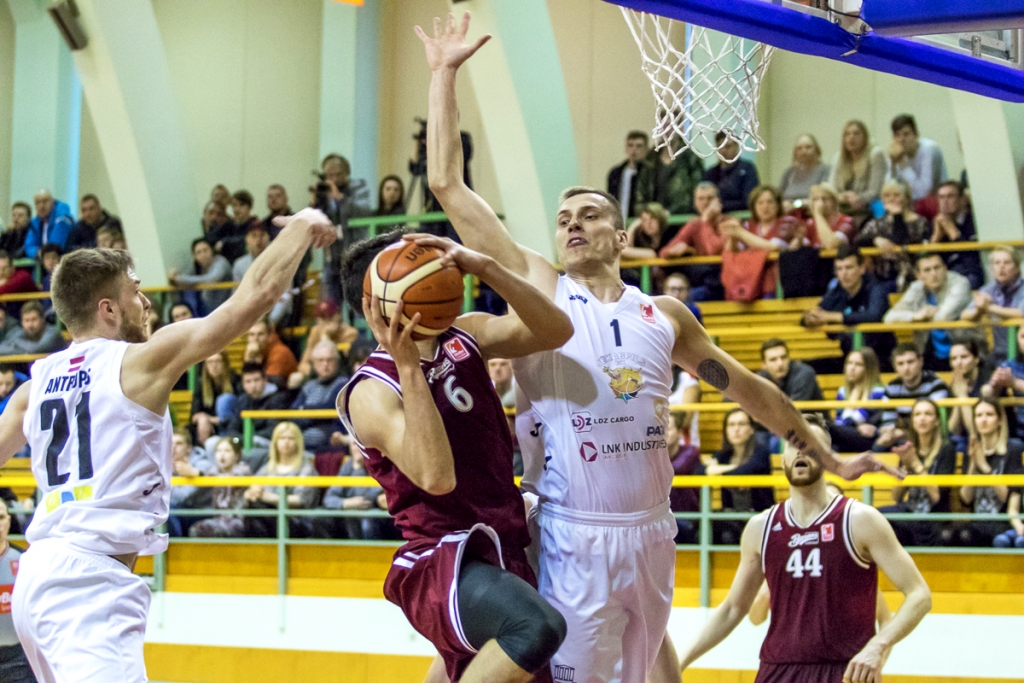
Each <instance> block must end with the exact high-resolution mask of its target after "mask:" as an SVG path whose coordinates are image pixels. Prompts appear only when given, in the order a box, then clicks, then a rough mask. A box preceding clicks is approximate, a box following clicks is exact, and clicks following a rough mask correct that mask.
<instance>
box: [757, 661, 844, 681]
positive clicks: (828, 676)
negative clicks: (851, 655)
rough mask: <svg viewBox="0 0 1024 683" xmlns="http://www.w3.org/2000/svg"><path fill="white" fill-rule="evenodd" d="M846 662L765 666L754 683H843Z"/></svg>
mask: <svg viewBox="0 0 1024 683" xmlns="http://www.w3.org/2000/svg"><path fill="white" fill-rule="evenodd" d="M846 666H847V663H846V662H824V663H819V664H765V663H764V662H762V663H761V668H760V669H758V671H757V678H756V679H754V683H843V674H844V673H846Z"/></svg>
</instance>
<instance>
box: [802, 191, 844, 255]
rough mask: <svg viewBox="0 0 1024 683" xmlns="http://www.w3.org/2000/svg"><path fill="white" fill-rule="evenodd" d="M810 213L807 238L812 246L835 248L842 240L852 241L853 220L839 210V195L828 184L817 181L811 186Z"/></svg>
mask: <svg viewBox="0 0 1024 683" xmlns="http://www.w3.org/2000/svg"><path fill="white" fill-rule="evenodd" d="M810 214H811V218H810V220H808V221H807V239H808V241H809V242H810V243H811V246H812V247H821V248H822V249H836V248H838V247H839V245H840V244H843V243H844V242H845V243H846V244H850V243H851V242H853V238H854V236H855V234H856V232H855V230H854V227H853V221H852V220H850V217H849V216H847V215H846V214H844V213H843V212H842V211H840V210H839V195H838V194H837V193H836V189H835V188H834V187H832V186H831V185H830V184H828V183H819V184H817V185H815V186H814V187H812V188H811V206H810Z"/></svg>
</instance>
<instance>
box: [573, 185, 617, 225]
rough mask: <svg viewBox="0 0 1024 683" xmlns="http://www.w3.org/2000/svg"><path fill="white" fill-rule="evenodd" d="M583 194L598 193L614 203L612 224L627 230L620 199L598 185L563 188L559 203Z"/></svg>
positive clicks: (610, 202)
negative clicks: (598, 187)
mask: <svg viewBox="0 0 1024 683" xmlns="http://www.w3.org/2000/svg"><path fill="white" fill-rule="evenodd" d="M581 194H596V195H600V196H601V197H604V198H605V200H606V201H607V202H608V203H609V204H611V205H612V224H613V225H614V226H615V229H616V230H625V229H626V223H625V221H624V220H623V218H622V205H621V204H619V200H618V199H616V198H615V196H614V195H612V194H610V193H608V192H605V191H604V190H599V189H597V188H596V187H588V186H586V185H573V186H572V187H567V188H565V189H564V190H562V194H560V195H559V196H558V204H559V206H561V205H562V204H563V203H565V201H566V200H568V199H570V198H572V197H575V196H577V195H581Z"/></svg>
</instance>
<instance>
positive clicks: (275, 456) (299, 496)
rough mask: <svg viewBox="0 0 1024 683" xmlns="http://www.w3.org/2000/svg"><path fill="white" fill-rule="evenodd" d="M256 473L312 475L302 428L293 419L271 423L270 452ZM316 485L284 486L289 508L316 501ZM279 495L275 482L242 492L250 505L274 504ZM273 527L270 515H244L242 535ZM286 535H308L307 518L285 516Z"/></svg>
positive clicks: (268, 533) (306, 506) (263, 533)
mask: <svg viewBox="0 0 1024 683" xmlns="http://www.w3.org/2000/svg"><path fill="white" fill-rule="evenodd" d="M256 476H258V477H315V476H317V472H316V469H315V468H314V467H313V455H312V454H311V453H308V452H306V451H305V450H304V444H303V441H302V430H301V429H299V426H298V425H297V424H295V423H294V422H288V421H284V422H281V423H280V424H278V425H277V426H276V427H274V431H273V433H272V434H271V436H270V453H269V455H268V458H267V462H266V464H265V465H263V467H261V468H260V469H259V471H257V472H256ZM319 494H320V489H318V488H316V487H315V486H289V487H287V488H285V497H286V504H287V506H288V507H289V508H301V509H309V508H311V507H314V506H315V505H316V504H317V499H318V498H319ZM279 500H280V496H279V493H278V488H277V487H276V486H270V487H263V486H257V485H255V484H254V485H252V486H250V487H249V488H248V490H246V492H245V501H246V504H247V505H248V507H250V508H276V507H277V505H278V501H279ZM276 528H277V524H276V521H275V520H274V518H273V517H248V516H247V517H246V518H245V531H246V533H245V535H246V536H263V537H270V536H275V535H276V533H275V529H276ZM288 528H289V529H290V535H291V536H293V537H296V538H305V537H307V536H309V532H310V528H311V525H310V520H309V518H306V517H289V518H288Z"/></svg>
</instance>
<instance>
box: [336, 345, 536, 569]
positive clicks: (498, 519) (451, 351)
mask: <svg viewBox="0 0 1024 683" xmlns="http://www.w3.org/2000/svg"><path fill="white" fill-rule="evenodd" d="M438 342H439V343H438V348H437V352H436V353H435V355H434V358H433V360H430V361H425V360H421V361H420V367H421V369H422V370H423V374H424V376H425V377H426V379H427V384H428V385H429V386H430V390H431V393H432V394H433V397H434V403H435V404H436V405H437V410H438V412H439V413H440V414H441V420H442V421H443V422H444V428H445V431H446V432H447V434H448V442H449V443H450V444H451V449H452V456H453V458H454V461H455V489H454V490H453V491H452V492H451V493H447V494H445V495H442V496H432V495H430V494H429V493H427V492H426V491H424V490H423V489H421V488H419V487H418V486H416V485H415V484H413V483H412V482H411V481H410V480H409V478H408V477H406V476H405V475H404V474H403V473H402V472H401V470H399V469H398V468H397V467H396V466H395V464H394V463H393V462H392V461H391V460H389V459H388V458H386V457H384V456H383V455H382V454H381V452H380V451H378V450H376V449H373V448H367V447H365V446H362V445H361V444H359V447H360V448H361V449H362V451H363V453H364V460H365V462H366V470H367V472H368V473H369V474H370V476H372V477H373V478H374V479H376V480H377V482H378V483H379V484H380V485H381V487H382V488H383V489H384V492H385V494H386V495H387V500H388V512H390V513H391V515H392V516H393V517H394V518H395V524H396V525H397V526H398V528H399V529H401V531H402V536H403V537H404V538H405V539H406V540H408V541H413V540H420V539H433V540H435V541H436V540H437V539H440V538H442V537H444V536H445V535H447V534H450V533H452V532H455V531H462V530H465V529H469V528H471V527H472V526H473V525H474V524H477V523H483V524H486V525H488V526H490V527H491V528H492V529H494V530H495V531H496V532H497V533H498V536H499V537H500V539H501V542H502V546H503V547H505V546H508V549H509V550H512V549H518V550H521V549H522V548H525V547H526V546H528V545H529V544H530V535H529V532H528V530H527V527H526V514H525V510H524V508H523V497H522V495H521V494H520V493H519V489H518V488H517V487H516V485H515V479H514V475H513V472H512V435H511V433H510V432H509V429H508V421H507V419H506V417H505V411H504V409H503V408H502V405H501V399H499V398H498V394H497V393H496V392H495V390H494V385H493V384H492V383H491V379H490V376H489V374H488V372H487V366H486V365H485V363H484V359H483V357H482V356H481V354H480V348H479V347H478V346H477V344H476V341H475V340H474V339H473V337H471V336H470V335H468V334H467V333H465V332H463V331H462V330H459V329H456V328H454V327H452V328H449V329H448V330H446V331H445V332H442V333H441V334H440V335H439V336H438ZM367 378H373V379H376V380H379V381H381V382H383V383H385V384H387V385H388V386H390V387H391V388H392V389H394V390H395V392H397V393H398V395H399V396H401V395H402V387H401V385H400V384H399V381H398V369H397V367H396V366H395V362H394V360H392V359H391V356H389V355H388V354H387V353H386V352H384V351H382V350H378V351H375V352H374V353H372V354H371V355H370V358H369V359H368V360H367V362H366V364H365V365H363V366H362V367H361V368H359V370H358V371H356V372H355V374H353V375H352V379H351V380H349V383H348V384H347V385H345V387H344V389H343V390H342V396H343V397H344V398H343V403H342V408H343V410H342V414H341V417H342V420H343V421H344V423H345V426H346V428H348V429H349V432H350V433H351V434H352V435H353V438H356V435H355V432H353V431H352V429H351V420H350V418H349V410H348V401H349V396H351V389H352V387H354V386H355V385H356V383H357V382H360V381H362V380H365V379H367ZM406 429H411V430H413V431H415V430H416V425H414V424H409V425H406ZM357 443H358V442H357Z"/></svg>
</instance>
